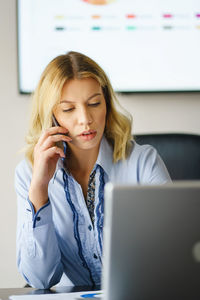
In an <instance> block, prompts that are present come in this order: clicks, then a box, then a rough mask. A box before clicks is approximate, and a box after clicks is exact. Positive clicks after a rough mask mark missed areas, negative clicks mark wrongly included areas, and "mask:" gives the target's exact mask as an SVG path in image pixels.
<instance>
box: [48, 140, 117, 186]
mask: <svg viewBox="0 0 200 300" xmlns="http://www.w3.org/2000/svg"><path fill="white" fill-rule="evenodd" d="M97 165H99V166H101V167H102V168H103V170H104V171H105V172H106V173H107V175H108V177H110V174H111V169H112V166H113V151H112V147H111V146H110V145H109V143H108V141H107V140H106V138H105V136H103V137H102V140H101V143H100V148H99V154H98V157H97V161H96V164H95V168H96V166H97ZM62 169H65V167H64V163H63V160H62V159H61V158H60V159H59V160H58V162H57V165H56V170H55V173H54V176H53V181H54V180H55V177H56V175H57V172H58V171H59V170H62ZM65 171H66V170H65Z"/></svg>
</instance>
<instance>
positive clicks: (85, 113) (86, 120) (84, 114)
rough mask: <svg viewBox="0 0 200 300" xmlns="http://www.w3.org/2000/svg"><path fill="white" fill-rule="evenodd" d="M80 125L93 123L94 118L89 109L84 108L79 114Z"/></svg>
mask: <svg viewBox="0 0 200 300" xmlns="http://www.w3.org/2000/svg"><path fill="white" fill-rule="evenodd" d="M79 123H80V124H81V125H88V124H91V123H92V116H91V114H90V112H89V109H88V108H85V107H84V108H82V109H81V110H80V114H79Z"/></svg>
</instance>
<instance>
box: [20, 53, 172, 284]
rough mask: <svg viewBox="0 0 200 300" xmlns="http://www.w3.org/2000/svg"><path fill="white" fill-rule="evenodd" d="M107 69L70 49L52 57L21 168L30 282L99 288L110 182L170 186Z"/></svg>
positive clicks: (23, 252) (25, 268)
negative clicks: (120, 107) (136, 132)
mask: <svg viewBox="0 0 200 300" xmlns="http://www.w3.org/2000/svg"><path fill="white" fill-rule="evenodd" d="M116 103H117V100H116V97H115V94H114V92H113V89H112V87H111V84H110V82H109V79H108V77H107V76H106V74H105V73H104V71H103V70H102V69H101V68H100V66H98V65H97V64H96V63H95V62H94V61H93V60H92V59H90V58H89V57H87V56H85V55H83V54H80V53H77V52H69V53H67V54H66V55H61V56H58V57H56V58H55V59H54V60H52V61H51V62H50V63H49V65H48V66H47V67H46V69H45V70H44V72H43V74H42V76H41V79H40V81H39V84H38V86H37V88H36V90H35V93H34V95H33V106H32V115H31V120H30V128H29V132H28V135H27V139H26V140H27V149H26V159H24V160H23V161H22V162H21V163H20V164H19V165H18V166H17V168H16V174H15V187H16V193H17V199H18V224H17V264H18V268H19V271H20V273H21V274H22V275H23V276H24V278H25V280H26V281H27V283H28V284H30V285H31V286H33V287H36V288H49V287H51V286H53V285H55V284H57V283H58V282H60V281H61V277H62V281H61V282H62V284H65V285H69V284H73V285H77V286H84V285H87V286H91V285H100V283H101V267H102V261H101V257H102V237H103V219H104V185H105V183H107V182H108V181H112V182H120V183H131V184H139V183H140V184H164V183H166V182H168V181H169V180H170V178H169V175H168V172H167V170H166V168H165V166H164V164H163V162H162V160H161V158H160V157H159V156H158V154H157V152H156V151H155V149H153V148H152V147H151V146H148V145H146V146H139V145H138V144H136V143H135V142H134V141H133V140H132V136H131V119H130V118H128V117H127V116H125V115H123V114H121V113H119V112H118V111H117V110H116Z"/></svg>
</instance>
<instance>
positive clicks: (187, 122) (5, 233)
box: [0, 0, 200, 288]
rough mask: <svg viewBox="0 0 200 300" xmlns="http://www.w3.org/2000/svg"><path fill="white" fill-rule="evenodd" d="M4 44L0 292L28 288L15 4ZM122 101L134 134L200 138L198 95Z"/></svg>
mask: <svg viewBox="0 0 200 300" xmlns="http://www.w3.org/2000/svg"><path fill="white" fill-rule="evenodd" d="M0 45H1V46H0V47H1V55H0V61H1V63H0V93H1V98H0V107H1V108H0V115H1V117H0V126H1V127H0V128H1V148H0V160H1V162H0V167H1V172H0V184H1V210H0V239H1V242H0V288H6V287H22V286H23V285H24V283H25V282H24V280H23V278H22V277H21V275H19V273H18V271H17V267H16V247H15V234H16V215H17V205H16V195H15V191H14V170H15V167H16V165H17V163H18V162H19V161H20V160H21V159H22V158H23V153H21V152H19V151H20V149H21V148H22V147H23V146H24V145H25V140H24V137H25V134H26V132H27V126H28V118H29V111H30V99H31V97H30V95H21V94H19V92H18V79H17V20H16V1H15V0H6V1H0ZM188 59H189V58H188ZM191 76H192V74H191ZM118 98H119V100H120V103H121V104H122V105H123V106H124V107H125V108H126V109H127V110H128V111H129V112H130V113H131V114H132V116H133V125H134V126H133V133H134V134H137V133H163V132H171V133H172V132H181V133H182V132H183V133H196V134H200V93H199V92H196V93H145V94H128V95H127V94H121V95H119V97H118Z"/></svg>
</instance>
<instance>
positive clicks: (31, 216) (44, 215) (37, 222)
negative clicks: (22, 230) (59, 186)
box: [25, 197, 52, 228]
mask: <svg viewBox="0 0 200 300" xmlns="http://www.w3.org/2000/svg"><path fill="white" fill-rule="evenodd" d="M25 211H26V217H27V218H26V219H27V221H28V223H29V224H30V223H32V226H31V227H32V228H35V227H37V226H42V225H45V224H48V223H50V222H52V210H51V205H50V201H49V200H48V202H47V203H46V204H45V205H43V206H42V207H41V208H40V209H39V210H38V211H37V212H36V213H35V210H34V207H33V204H32V202H31V201H30V199H29V197H28V198H27V201H26V202H25ZM29 227H30V225H29Z"/></svg>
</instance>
